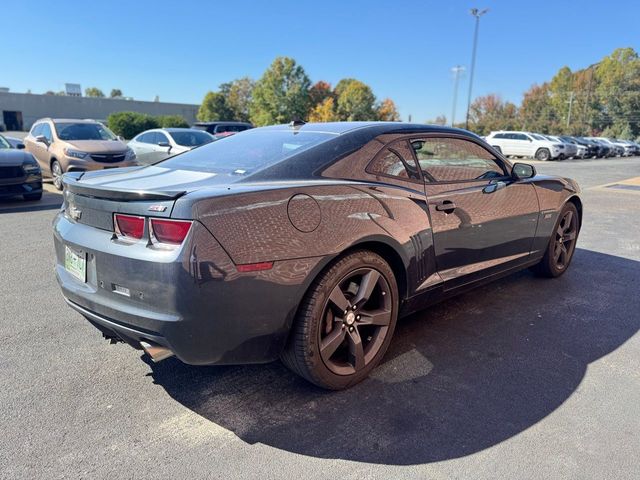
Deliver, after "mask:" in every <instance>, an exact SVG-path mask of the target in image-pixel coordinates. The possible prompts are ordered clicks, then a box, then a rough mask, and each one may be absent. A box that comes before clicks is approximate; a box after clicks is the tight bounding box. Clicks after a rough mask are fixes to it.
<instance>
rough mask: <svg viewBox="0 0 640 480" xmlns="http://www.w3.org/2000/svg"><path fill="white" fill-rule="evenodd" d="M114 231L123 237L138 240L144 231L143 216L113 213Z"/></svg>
mask: <svg viewBox="0 0 640 480" xmlns="http://www.w3.org/2000/svg"><path fill="white" fill-rule="evenodd" d="M113 218H114V223H115V229H116V233H117V234H119V235H122V236H124V237H129V238H135V239H136V240H140V239H141V238H142V234H143V233H144V217H138V216H136V215H123V214H121V213H115V214H114V215H113Z"/></svg>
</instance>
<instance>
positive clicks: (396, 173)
mask: <svg viewBox="0 0 640 480" xmlns="http://www.w3.org/2000/svg"><path fill="white" fill-rule="evenodd" d="M367 171H369V173H373V174H374V175H385V176H388V177H398V178H401V179H404V180H408V179H412V180H419V179H420V174H419V173H418V169H417V166H416V164H415V161H414V160H413V156H412V155H411V153H410V152H409V151H408V148H407V144H406V142H404V141H402V142H400V143H395V144H392V145H391V146H390V147H387V148H385V149H383V150H382V151H381V152H380V153H379V154H378V155H376V157H375V158H374V159H373V161H372V162H371V164H369V167H368V168H367Z"/></svg>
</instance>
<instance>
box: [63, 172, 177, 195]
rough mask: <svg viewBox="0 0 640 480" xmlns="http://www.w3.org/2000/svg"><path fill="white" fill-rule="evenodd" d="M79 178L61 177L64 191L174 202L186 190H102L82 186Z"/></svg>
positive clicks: (100, 188)
mask: <svg viewBox="0 0 640 480" xmlns="http://www.w3.org/2000/svg"><path fill="white" fill-rule="evenodd" d="M80 177H81V176H79V177H76V176H71V175H69V174H66V175H65V176H64V177H63V185H64V188H65V190H68V191H70V192H71V193H75V194H77V195H82V196H83V197H91V198H102V199H105V200H116V201H135V200H140V201H145V200H175V199H177V198H179V197H181V196H182V195H184V194H185V193H187V192H186V190H175V191H173V190H121V189H117V188H102V187H99V186H97V185H82V184H79V183H78V180H79V179H80Z"/></svg>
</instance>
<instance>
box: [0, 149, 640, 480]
mask: <svg viewBox="0 0 640 480" xmlns="http://www.w3.org/2000/svg"><path fill="white" fill-rule="evenodd" d="M532 163H534V164H535V165H536V168H538V170H539V171H540V172H541V173H550V174H560V175H565V176H570V177H573V178H575V179H577V180H578V181H579V182H580V183H581V185H582V187H583V189H584V192H583V199H584V203H585V207H584V210H585V219H584V225H583V228H582V232H581V236H580V240H579V242H578V250H577V251H576V255H575V258H574V261H573V264H572V266H571V268H570V270H569V272H568V273H567V274H566V275H565V276H563V277H561V278H560V279H556V280H542V279H538V278H536V277H534V276H532V275H531V274H530V273H529V272H521V273H517V274H515V275H512V276H510V277H508V278H505V279H503V280H500V281H498V282H496V283H494V284H491V285H488V286H486V287H482V288H480V289H477V290H475V291H473V292H471V293H468V294H465V295H464V296H461V297H458V298H455V299H452V300H449V301H447V302H445V303H442V304H440V305H438V306H436V307H433V308H431V309H430V310H428V311H425V312H422V313H420V314H417V315H413V316H412V317H410V318H408V319H406V320H404V321H403V322H401V323H400V324H399V326H398V329H397V332H396V337H395V338H394V341H393V343H392V345H391V348H390V350H389V352H388V354H387V356H386V358H385V361H384V363H383V364H382V365H381V366H380V367H379V368H378V369H377V370H376V371H375V373H374V375H373V376H372V377H371V378H370V379H368V380H366V381H365V382H364V383H362V384H360V385H358V386H356V387H355V388H353V389H351V390H348V391H345V392H338V393H327V392H324V391H321V390H319V389H317V388H314V387H312V386H310V385H309V384H307V383H305V382H304V381H303V380H301V379H299V378H298V377H296V376H295V375H293V374H291V373H289V372H288V371H287V370H286V369H285V368H284V367H283V366H282V365H280V364H279V363H275V364H270V365H262V366H240V367H190V366H186V365H183V364H181V363H180V362H178V361H177V360H175V359H169V360H166V361H164V362H162V363H159V364H155V365H154V364H150V362H148V361H147V360H146V358H145V357H141V355H140V352H138V351H135V350H133V349H131V348H130V347H128V346H126V345H123V344H118V345H109V344H108V342H107V341H105V340H103V339H102V338H101V337H100V334H99V333H98V332H97V330H95V329H94V328H93V327H91V326H90V325H89V324H88V323H87V322H86V321H85V320H84V319H83V318H82V317H81V316H80V315H79V314H77V313H75V312H74V311H72V310H71V309H69V308H68V307H67V306H66V305H65V303H64V301H63V299H62V297H61V295H60V291H59V289H58V287H57V284H56V282H55V278H54V275H53V269H52V266H53V261H54V260H53V249H52V240H51V233H50V224H51V220H52V217H53V216H54V214H55V213H56V210H57V208H58V205H59V203H60V196H59V195H58V194H57V193H51V192H47V193H46V194H45V197H44V198H43V200H42V201H41V202H30V203H24V202H21V201H4V202H0V244H1V245H2V275H1V276H0V294H1V295H2V300H1V301H0V345H1V346H0V418H1V419H2V421H1V425H2V426H1V435H0V477H2V478H29V479H30V478H44V477H46V478H107V477H111V478H113V477H116V478H163V477H164V478H171V477H173V478H224V479H245V478H261V479H271V478H292V479H297V478H305V479H308V478H342V479H350V478H353V479H355V478H358V479H364V478H491V479H495V478H505V479H515V478H517V479H524V478H532V479H533V478H535V479H539V478H563V479H565V478H576V479H578V478H579V479H603V478H618V479H621V478H629V479H631V478H634V479H635V478H638V471H640V334H639V333H638V329H639V328H640V295H639V293H640V291H639V287H640V158H625V159H620V158H617V159H605V160H575V161H565V162H548V163H540V162H532ZM634 185H635V186H637V187H636V188H634ZM141 358H142V359H141Z"/></svg>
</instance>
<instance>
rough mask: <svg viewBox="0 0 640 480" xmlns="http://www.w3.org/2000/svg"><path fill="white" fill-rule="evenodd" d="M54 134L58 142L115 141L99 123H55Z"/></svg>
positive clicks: (109, 132)
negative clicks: (55, 133) (56, 134)
mask: <svg viewBox="0 0 640 480" xmlns="http://www.w3.org/2000/svg"><path fill="white" fill-rule="evenodd" d="M55 126H56V132H57V133H58V138H59V139H60V140H66V141H69V140H116V136H115V135H114V134H113V133H112V132H111V130H109V129H108V128H107V127H105V126H104V125H102V124H100V123H66V122H65V123H61V122H56V123H55Z"/></svg>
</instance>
